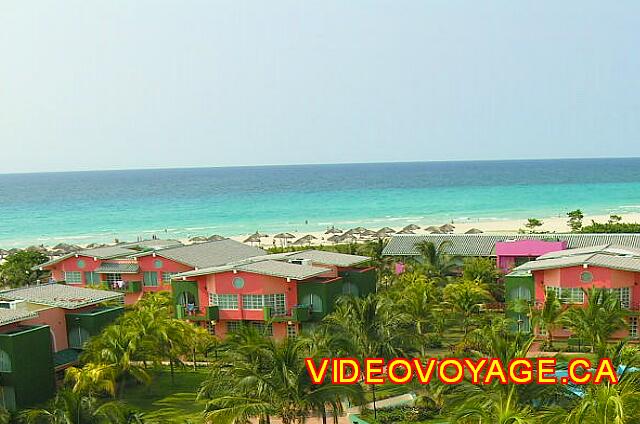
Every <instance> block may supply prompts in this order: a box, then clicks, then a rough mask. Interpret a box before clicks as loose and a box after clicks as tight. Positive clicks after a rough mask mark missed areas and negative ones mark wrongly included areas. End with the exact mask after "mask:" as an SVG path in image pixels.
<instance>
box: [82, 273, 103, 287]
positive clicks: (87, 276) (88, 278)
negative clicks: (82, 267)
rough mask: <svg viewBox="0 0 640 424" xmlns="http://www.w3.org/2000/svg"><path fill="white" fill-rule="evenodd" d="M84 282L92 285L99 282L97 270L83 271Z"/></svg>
mask: <svg viewBox="0 0 640 424" xmlns="http://www.w3.org/2000/svg"><path fill="white" fill-rule="evenodd" d="M84 282H85V283H87V284H92V285H97V284H100V274H98V273H97V272H85V273H84Z"/></svg>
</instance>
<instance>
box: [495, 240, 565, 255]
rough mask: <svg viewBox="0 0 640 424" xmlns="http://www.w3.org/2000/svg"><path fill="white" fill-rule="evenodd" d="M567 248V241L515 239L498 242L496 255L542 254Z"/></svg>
mask: <svg viewBox="0 0 640 424" xmlns="http://www.w3.org/2000/svg"><path fill="white" fill-rule="evenodd" d="M566 248H567V242H566V241H544V240H515V241H499V242H497V243H496V256H541V255H544V254H545V253H549V252H556V251H558V250H564V249H566Z"/></svg>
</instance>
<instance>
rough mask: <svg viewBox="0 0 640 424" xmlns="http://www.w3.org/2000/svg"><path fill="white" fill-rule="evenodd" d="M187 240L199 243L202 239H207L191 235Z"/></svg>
mask: <svg viewBox="0 0 640 424" xmlns="http://www.w3.org/2000/svg"><path fill="white" fill-rule="evenodd" d="M189 241H191V242H194V243H201V242H203V241H207V238H206V237H204V236H195V237H191V238H190V239H189Z"/></svg>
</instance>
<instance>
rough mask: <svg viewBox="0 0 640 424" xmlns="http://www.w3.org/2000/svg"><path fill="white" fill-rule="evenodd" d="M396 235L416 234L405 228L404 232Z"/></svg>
mask: <svg viewBox="0 0 640 424" xmlns="http://www.w3.org/2000/svg"><path fill="white" fill-rule="evenodd" d="M396 234H415V233H414V232H413V231H411V230H409V229H408V228H403V229H402V230H400V231H398V232H397V233H396Z"/></svg>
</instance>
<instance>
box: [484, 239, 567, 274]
mask: <svg viewBox="0 0 640 424" xmlns="http://www.w3.org/2000/svg"><path fill="white" fill-rule="evenodd" d="M566 248H567V242H566V241H545V240H537V239H528V240H527V239H525V240H505V241H499V242H496V244H495V253H496V260H497V266H498V269H500V270H501V271H502V272H504V273H507V272H509V271H511V270H512V269H513V268H515V267H517V266H520V265H522V264H524V263H526V262H529V261H532V260H534V259H536V258H537V257H538V256H542V255H544V254H545V253H549V252H556V251H558V250H564V249H566Z"/></svg>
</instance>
